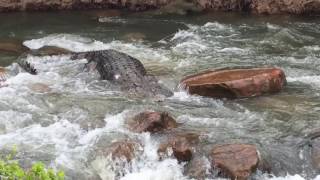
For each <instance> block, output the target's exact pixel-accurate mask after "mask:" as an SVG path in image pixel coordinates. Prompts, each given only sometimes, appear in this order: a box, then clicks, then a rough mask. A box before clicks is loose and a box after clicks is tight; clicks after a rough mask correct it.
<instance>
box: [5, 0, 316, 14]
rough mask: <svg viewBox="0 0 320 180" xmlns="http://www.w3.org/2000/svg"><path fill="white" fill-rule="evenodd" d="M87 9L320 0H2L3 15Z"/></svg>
mask: <svg viewBox="0 0 320 180" xmlns="http://www.w3.org/2000/svg"><path fill="white" fill-rule="evenodd" d="M80 9H81V10H88V9H127V10H130V11H146V10H154V9H171V12H180V11H181V9H183V10H184V11H186V12H190V11H196V12H198V11H238V12H249V13H252V14H299V15H312V14H319V13H320V2H319V1H318V0H120V1H114V0H2V1H0V12H10V11H11V12H12V11H50V10H80Z"/></svg>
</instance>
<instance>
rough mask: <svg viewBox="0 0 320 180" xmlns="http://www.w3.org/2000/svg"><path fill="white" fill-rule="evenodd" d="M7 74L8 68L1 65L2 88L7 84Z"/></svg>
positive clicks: (0, 83)
mask: <svg viewBox="0 0 320 180" xmlns="http://www.w3.org/2000/svg"><path fill="white" fill-rule="evenodd" d="M7 76H8V75H7V70H6V69H5V68H4V67H0V88H1V87H6V86H7V84H5V82H6V80H7Z"/></svg>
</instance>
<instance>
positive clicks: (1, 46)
mask: <svg viewBox="0 0 320 180" xmlns="http://www.w3.org/2000/svg"><path fill="white" fill-rule="evenodd" d="M28 50H29V49H28V48H27V47H25V46H23V44H22V41H20V40H18V39H5V40H0V52H6V53H13V54H17V55H20V54H22V53H23V52H26V51H28Z"/></svg>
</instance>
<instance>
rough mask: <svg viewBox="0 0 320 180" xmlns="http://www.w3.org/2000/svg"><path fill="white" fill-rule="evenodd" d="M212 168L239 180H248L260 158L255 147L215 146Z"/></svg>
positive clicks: (244, 145) (246, 145)
mask: <svg viewBox="0 0 320 180" xmlns="http://www.w3.org/2000/svg"><path fill="white" fill-rule="evenodd" d="M210 156H211V159H212V162H211V163H212V167H213V168H219V169H220V170H221V171H222V173H223V174H224V175H225V176H227V177H231V178H232V179H237V180H246V179H248V177H249V176H250V175H251V173H252V172H254V171H255V170H256V168H257V166H258V163H259V156H258V152H257V149H256V147H255V146H254V145H249V144H226V145H218V146H215V147H214V148H213V149H212V151H211V154H210Z"/></svg>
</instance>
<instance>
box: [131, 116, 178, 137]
mask: <svg viewBox="0 0 320 180" xmlns="http://www.w3.org/2000/svg"><path fill="white" fill-rule="evenodd" d="M127 123H128V126H129V129H130V130H132V131H134V132H138V133H142V132H151V133H156V132H159V131H164V130H169V129H173V128H176V127H177V123H176V121H175V120H174V119H173V118H172V117H171V116H169V114H168V113H165V112H148V111H147V112H142V113H140V114H138V115H136V116H134V117H133V118H132V119H129V120H128V122H127Z"/></svg>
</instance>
